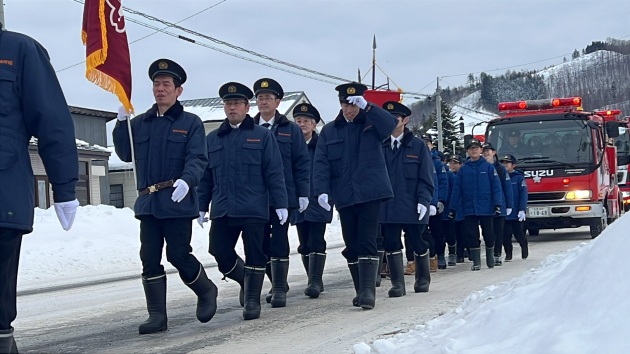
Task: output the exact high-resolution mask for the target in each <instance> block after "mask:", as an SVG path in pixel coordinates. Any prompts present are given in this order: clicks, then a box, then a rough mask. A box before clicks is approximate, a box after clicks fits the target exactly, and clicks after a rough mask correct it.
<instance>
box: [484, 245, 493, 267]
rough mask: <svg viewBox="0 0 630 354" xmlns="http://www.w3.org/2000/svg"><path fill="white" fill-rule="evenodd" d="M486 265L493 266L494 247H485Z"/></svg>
mask: <svg viewBox="0 0 630 354" xmlns="http://www.w3.org/2000/svg"><path fill="white" fill-rule="evenodd" d="M486 265H487V266H488V268H490V269H492V268H494V247H490V248H488V247H486Z"/></svg>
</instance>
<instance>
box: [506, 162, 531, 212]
mask: <svg viewBox="0 0 630 354" xmlns="http://www.w3.org/2000/svg"><path fill="white" fill-rule="evenodd" d="M510 184H511V186H512V195H513V196H514V202H515V203H514V204H515V205H514V208H512V213H511V214H510V215H508V216H507V217H506V220H518V212H519V211H527V183H525V178H524V176H523V172H521V171H519V170H514V171H513V172H512V173H510Z"/></svg>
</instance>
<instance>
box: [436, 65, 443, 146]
mask: <svg viewBox="0 0 630 354" xmlns="http://www.w3.org/2000/svg"><path fill="white" fill-rule="evenodd" d="M435 114H436V116H435V118H436V120H437V131H438V150H439V151H444V142H443V141H442V97H440V78H439V77H438V78H437V88H436V89H435Z"/></svg>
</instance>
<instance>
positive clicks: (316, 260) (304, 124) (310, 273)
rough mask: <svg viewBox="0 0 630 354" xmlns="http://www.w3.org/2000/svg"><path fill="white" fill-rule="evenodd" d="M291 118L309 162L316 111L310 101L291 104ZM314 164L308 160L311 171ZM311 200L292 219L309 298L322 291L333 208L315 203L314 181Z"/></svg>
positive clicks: (315, 138) (312, 157) (314, 146)
mask: <svg viewBox="0 0 630 354" xmlns="http://www.w3.org/2000/svg"><path fill="white" fill-rule="evenodd" d="M293 119H295V123H296V124H297V125H298V126H299V127H300V129H301V130H302V134H303V136H304V140H305V141H306V145H307V147H308V153H309V155H310V158H311V162H314V161H315V159H314V157H315V148H316V147H317V140H318V135H317V130H316V128H317V124H318V123H319V122H320V121H321V117H320V115H319V111H318V110H317V108H315V107H314V106H313V105H311V104H308V103H300V104H298V105H297V106H295V107H294V108H293ZM313 166H314V164H313V163H311V171H312V167H313ZM309 195H310V199H311V200H310V202H309V203H308V207H307V208H306V210H305V211H304V212H303V213H293V215H292V217H293V221H292V222H293V223H294V224H295V227H296V229H297V233H298V239H299V241H300V245H299V246H298V253H299V254H300V255H301V257H302V263H303V264H304V269H306V276H307V277H308V286H307V287H306V289H305V290H304V295H306V296H308V297H310V298H317V297H319V294H320V293H321V292H322V291H324V283H323V281H322V274H323V273H324V264H325V263H326V239H325V238H324V235H325V234H326V224H329V223H330V222H331V221H332V214H333V212H332V209H331V210H325V209H324V208H322V207H321V206H320V205H319V204H318V203H317V197H315V192H314V191H313V181H311V192H310V193H309Z"/></svg>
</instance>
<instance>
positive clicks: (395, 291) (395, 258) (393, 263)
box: [377, 250, 407, 297]
mask: <svg viewBox="0 0 630 354" xmlns="http://www.w3.org/2000/svg"><path fill="white" fill-rule="evenodd" d="M385 255H386V256H387V265H388V266H389V278H390V279H391V281H392V288H391V289H389V291H388V292H387V295H389V297H401V296H403V295H407V291H406V290H405V266H404V265H403V254H402V250H398V251H394V252H388V253H385ZM377 278H380V274H379V275H378V277H377Z"/></svg>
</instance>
